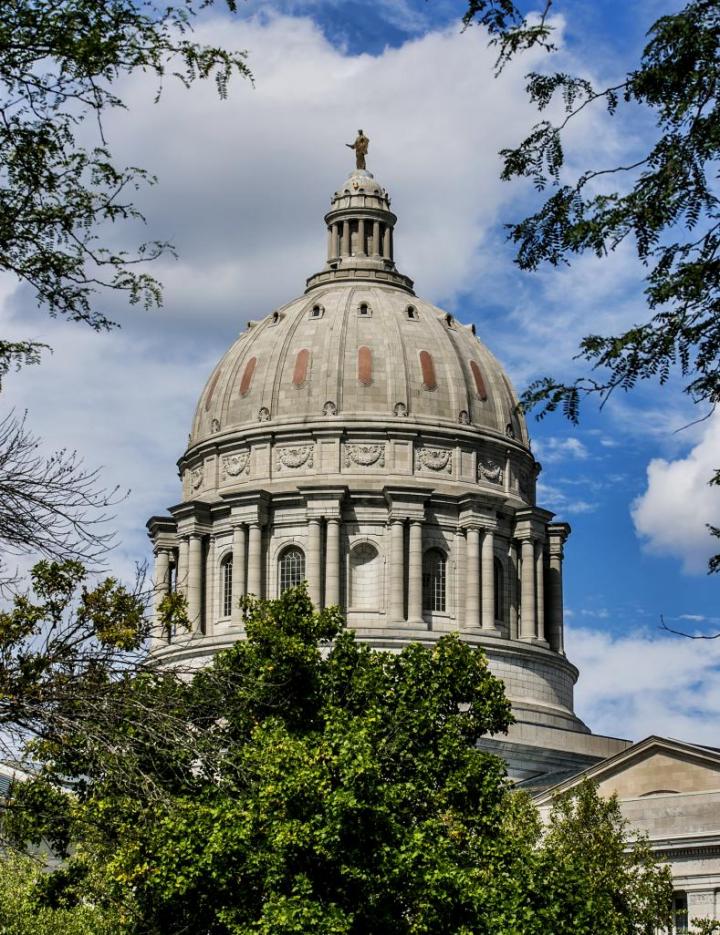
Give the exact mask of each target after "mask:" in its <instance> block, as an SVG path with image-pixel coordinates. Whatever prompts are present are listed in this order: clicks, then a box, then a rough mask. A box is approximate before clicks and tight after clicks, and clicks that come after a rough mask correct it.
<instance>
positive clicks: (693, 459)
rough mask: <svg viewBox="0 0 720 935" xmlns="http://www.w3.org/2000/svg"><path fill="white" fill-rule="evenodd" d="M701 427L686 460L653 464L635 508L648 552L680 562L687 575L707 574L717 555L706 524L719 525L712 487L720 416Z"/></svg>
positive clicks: (718, 460) (718, 494) (719, 461)
mask: <svg viewBox="0 0 720 935" xmlns="http://www.w3.org/2000/svg"><path fill="white" fill-rule="evenodd" d="M703 425H704V431H703V435H702V437H701V439H700V441H699V442H698V443H697V444H696V445H695V447H694V448H692V450H691V451H690V452H689V453H688V454H687V455H686V456H685V457H683V458H677V459H675V460H673V461H666V460H665V459H663V458H655V459H653V460H652V461H651V462H650V464H649V465H648V468H647V489H646V490H645V492H644V493H643V494H641V496H639V497H638V498H637V499H636V500H635V501H634V502H633V505H632V518H633V522H634V524H635V531H636V533H637V534H638V536H640V537H641V538H642V539H643V540H644V545H645V548H646V549H647V550H648V551H649V552H652V553H654V554H657V555H670V556H673V557H675V558H678V559H680V561H681V562H682V565H683V570H684V571H685V572H686V573H688V574H699V573H702V572H704V571H705V570H706V563H707V560H708V558H709V557H710V555H712V554H713V552H714V551H718V549H717V546H718V542H717V540H716V539H713V538H711V537H710V536H709V535H708V531H707V529H706V526H705V524H706V523H711V524H713V525H715V526H718V525H720V491H718V488H717V487H710V486H709V485H708V481H709V480H710V478H711V476H712V475H713V474H714V472H715V471H716V470H717V469H718V468H719V467H720V413H716V414H715V415H713V416H712V418H711V419H709V420H708V421H707V422H705V423H704V424H703Z"/></svg>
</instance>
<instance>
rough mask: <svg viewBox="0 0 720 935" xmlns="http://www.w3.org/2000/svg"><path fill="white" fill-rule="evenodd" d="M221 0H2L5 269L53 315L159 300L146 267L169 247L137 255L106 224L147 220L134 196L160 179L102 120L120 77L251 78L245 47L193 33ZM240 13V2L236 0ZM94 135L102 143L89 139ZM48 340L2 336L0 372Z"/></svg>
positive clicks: (105, 321) (104, 319) (0, 214)
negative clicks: (109, 236)
mask: <svg viewBox="0 0 720 935" xmlns="http://www.w3.org/2000/svg"><path fill="white" fill-rule="evenodd" d="M212 2H213V0H169V2H163V3H160V4H156V3H151V2H146V0H103V2H101V3H99V2H97V0H55V2H53V3H48V2H46V0H4V2H3V3H2V4H0V166H2V168H1V169H0V271H3V270H4V271H8V272H10V273H13V274H14V275H15V276H17V278H18V279H19V280H20V281H22V282H25V283H28V284H29V285H30V286H31V287H32V289H33V290H34V292H35V295H36V296H37V299H38V302H39V303H41V304H44V305H46V306H47V308H48V310H49V311H50V314H52V315H65V316H67V317H68V318H70V319H73V320H76V321H85V322H87V323H88V324H89V325H90V326H91V327H93V328H95V329H103V328H108V327H110V326H111V325H112V322H111V321H110V320H109V318H108V316H107V315H106V314H105V312H103V311H102V310H101V308H100V307H99V306H98V305H97V304H96V300H97V296H98V293H103V292H107V290H115V291H120V292H124V293H126V294H127V296H128V297H129V300H130V302H131V303H137V302H142V303H144V304H145V305H150V304H153V303H159V302H160V300H161V291H160V284H159V283H158V282H157V281H156V280H155V279H153V278H152V277H151V276H150V275H148V274H147V273H146V272H143V271H138V264H142V263H144V262H145V261H147V260H151V259H154V258H156V257H158V256H159V255H160V254H161V253H162V252H163V251H165V250H167V249H169V245H168V244H166V243H160V242H152V243H145V244H141V245H140V246H139V248H138V249H137V250H136V251H134V252H128V251H123V250H116V249H113V248H112V247H111V246H110V245H109V241H105V242H104V239H105V238H104V235H103V234H102V233H101V229H102V226H103V225H106V224H108V223H115V222H122V221H127V220H131V219H138V218H141V215H140V213H139V211H138V209H137V208H136V207H135V206H134V204H133V200H132V192H133V191H135V190H137V189H138V187H139V186H141V185H143V184H146V183H151V182H153V181H154V180H153V179H152V178H151V177H150V176H148V174H147V172H145V171H144V170H143V169H141V168H138V167H136V166H126V167H123V166H118V165H117V164H116V163H115V162H114V161H113V157H112V153H111V151H110V148H109V146H108V144H107V142H106V139H105V136H104V133H103V118H104V116H105V115H106V114H107V113H108V111H111V110H112V109H114V108H118V107H122V106H123V102H122V99H121V98H120V97H119V95H118V80H119V79H121V78H122V77H123V76H126V75H130V74H133V73H135V72H145V73H150V74H152V75H154V76H155V77H156V78H157V81H158V85H157V87H158V94H159V93H160V89H161V87H162V81H163V79H164V78H165V76H166V75H172V76H175V77H177V78H178V79H179V80H180V81H182V82H183V83H184V84H185V85H188V86H189V85H191V84H192V83H193V82H194V81H196V80H198V79H206V78H211V79H214V81H215V83H216V85H217V89H218V92H219V94H220V96H221V97H224V96H225V94H226V92H227V86H228V82H229V80H230V78H231V76H232V74H233V73H239V74H240V75H244V76H249V71H248V67H247V65H246V61H245V58H246V53H245V52H241V51H239V52H238V51H236V52H233V51H228V50H226V49H223V48H219V47H213V46H207V45H203V44H200V43H198V42H195V41H194V40H193V38H192V25H193V20H194V19H195V17H196V16H197V14H198V13H199V12H201V11H202V10H203V9H205V8H207V7H208V6H210V5H211V4H212ZM226 4H227V6H228V8H229V9H230V10H231V11H234V10H235V8H236V2H235V0H226ZM93 132H95V133H96V145H88V142H87V141H88V140H89V139H90V138H91V137H92V134H93ZM41 349H42V345H40V344H37V343H34V342H29V341H21V342H13V341H0V376H1V375H2V374H3V373H5V372H6V371H7V369H8V367H9V366H10V365H11V364H12V363H13V362H14V363H16V364H19V363H23V362H25V363H27V362H34V361H36V360H37V359H38V355H39V353H40V351H41Z"/></svg>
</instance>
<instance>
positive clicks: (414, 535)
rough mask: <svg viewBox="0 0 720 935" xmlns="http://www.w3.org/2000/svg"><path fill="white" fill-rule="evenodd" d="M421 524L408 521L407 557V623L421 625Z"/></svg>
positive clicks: (414, 520) (415, 520)
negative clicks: (408, 541)
mask: <svg viewBox="0 0 720 935" xmlns="http://www.w3.org/2000/svg"><path fill="white" fill-rule="evenodd" d="M422 558H423V557H422V523H421V522H420V520H419V519H413V520H410V549H409V555H408V621H409V622H411V623H418V624H420V623H422V619H423V616H422Z"/></svg>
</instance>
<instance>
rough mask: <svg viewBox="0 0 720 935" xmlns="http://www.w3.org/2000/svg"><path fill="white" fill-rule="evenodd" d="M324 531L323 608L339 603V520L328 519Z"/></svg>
mask: <svg viewBox="0 0 720 935" xmlns="http://www.w3.org/2000/svg"><path fill="white" fill-rule="evenodd" d="M326 529H327V537H326V551H327V555H326V559H325V565H326V568H327V577H326V579H325V606H326V607H333V606H334V605H335V604H339V603H340V520H339V519H335V518H330V519H328V521H327V527H326Z"/></svg>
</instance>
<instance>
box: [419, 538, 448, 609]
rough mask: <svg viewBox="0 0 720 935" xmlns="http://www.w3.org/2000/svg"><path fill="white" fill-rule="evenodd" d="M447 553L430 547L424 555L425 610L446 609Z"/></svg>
mask: <svg viewBox="0 0 720 935" xmlns="http://www.w3.org/2000/svg"><path fill="white" fill-rule="evenodd" d="M445 564H446V562H445V555H444V554H443V553H442V552H441V551H440V549H428V550H427V552H426V553H425V555H424V556H423V610H428V611H430V612H432V611H440V612H441V613H442V612H444V611H445Z"/></svg>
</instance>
